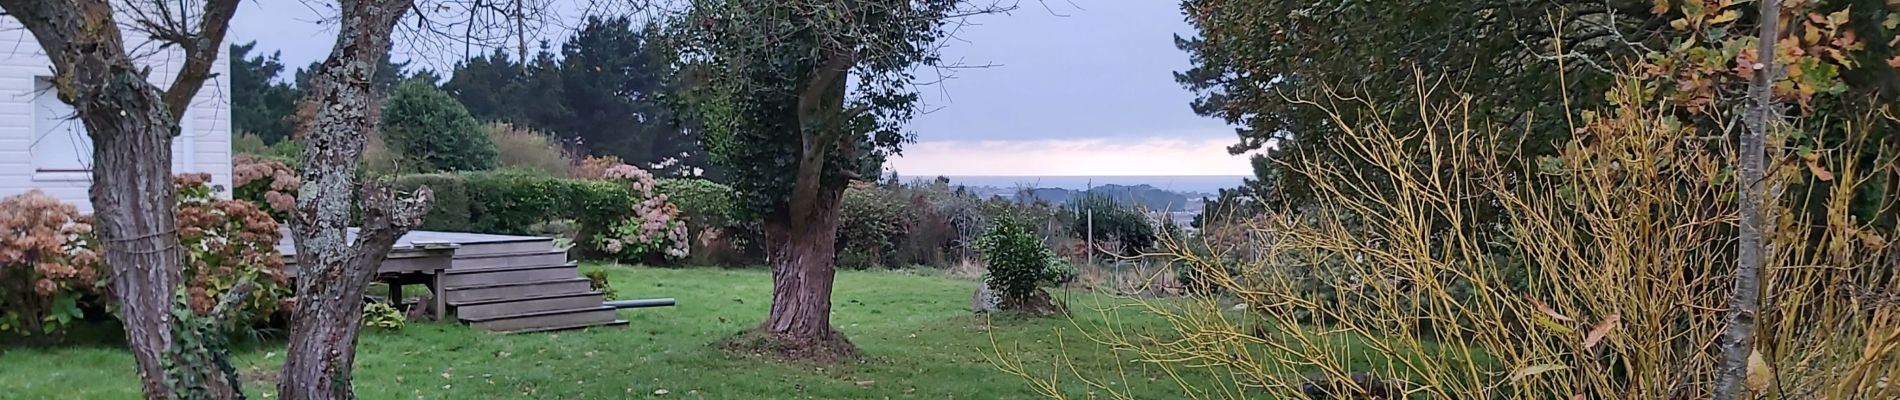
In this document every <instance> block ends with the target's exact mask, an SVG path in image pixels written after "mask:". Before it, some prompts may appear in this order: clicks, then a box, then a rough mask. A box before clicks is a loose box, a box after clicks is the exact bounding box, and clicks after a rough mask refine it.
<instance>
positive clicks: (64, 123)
mask: <svg viewBox="0 0 1900 400" xmlns="http://www.w3.org/2000/svg"><path fill="white" fill-rule="evenodd" d="M30 152H31V153H32V155H33V175H34V176H35V177H36V178H54V179H61V178H64V179H74V178H78V179H84V178H85V177H86V176H85V174H86V173H87V172H91V171H92V139H91V138H88V137H86V127H85V125H84V124H83V123H81V122H79V119H78V118H77V115H76V114H74V112H73V107H72V106H71V105H67V104H66V102H64V101H60V100H59V95H58V94H55V93H54V92H53V82H52V80H50V79H46V78H39V79H34V80H33V146H32V148H31V150H30Z"/></svg>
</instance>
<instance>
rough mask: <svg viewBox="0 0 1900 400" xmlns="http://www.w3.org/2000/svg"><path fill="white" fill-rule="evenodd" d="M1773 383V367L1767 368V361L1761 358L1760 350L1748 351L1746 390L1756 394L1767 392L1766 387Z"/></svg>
mask: <svg viewBox="0 0 1900 400" xmlns="http://www.w3.org/2000/svg"><path fill="white" fill-rule="evenodd" d="M1774 382H1775V367H1771V366H1768V359H1766V358H1764V357H1762V355H1761V350H1759V349H1757V350H1751V351H1749V353H1748V382H1747V384H1748V390H1752V391H1757V392H1760V391H1764V390H1768V385H1770V384H1773V383H1774Z"/></svg>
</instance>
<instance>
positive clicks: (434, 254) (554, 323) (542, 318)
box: [277, 228, 627, 332]
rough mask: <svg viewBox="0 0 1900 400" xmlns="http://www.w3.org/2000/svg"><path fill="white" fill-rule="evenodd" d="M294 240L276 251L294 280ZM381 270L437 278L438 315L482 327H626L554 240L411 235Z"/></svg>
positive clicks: (524, 329)
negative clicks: (445, 312) (452, 316)
mask: <svg viewBox="0 0 1900 400" xmlns="http://www.w3.org/2000/svg"><path fill="white" fill-rule="evenodd" d="M349 234H350V235H355V234H356V229H355V228H351V229H350V231H349ZM290 240H291V239H290V235H289V234H288V232H286V234H285V235H284V239H283V240H281V241H279V242H278V244H277V251H278V252H279V253H281V254H282V255H283V257H284V262H285V268H284V269H285V271H286V272H287V273H288V274H290V275H291V276H292V277H293V278H294V277H295V274H296V271H297V266H296V257H295V253H296V247H295V246H294V245H293V244H292V243H291V242H290ZM377 272H378V273H379V274H382V275H385V276H395V277H397V278H392V279H410V282H415V281H414V280H413V279H417V276H418V275H420V276H421V278H423V279H424V280H429V279H438V280H434V281H432V282H431V283H430V285H431V287H433V288H439V289H440V290H438V292H440V293H437V294H438V295H439V297H438V298H436V299H435V301H436V303H435V304H436V310H438V311H443V310H446V311H448V312H449V313H450V314H451V315H454V316H455V318H457V319H458V320H460V321H462V322H465V323H467V324H469V325H470V326H473V327H476V328H481V329H487V330H491V331H498V332H540V331H551V330H562V329H580V328H587V327H594V326H625V325H626V324H627V322H626V321H622V320H619V319H618V313H616V312H615V311H614V310H615V309H614V308H613V307H608V306H606V305H605V303H604V302H603V301H604V300H605V298H604V296H602V295H601V294H600V293H599V292H596V291H594V289H593V287H592V286H591V285H589V284H588V282H587V279H586V278H582V277H581V275H580V270H579V269H578V268H577V266H576V265H575V264H574V263H573V262H570V261H568V260H567V250H566V249H562V248H559V247H556V246H555V245H554V239H552V238H544V237H533V236H507V235H488V234H479V233H462V232H433V231H412V232H409V233H408V234H406V235H403V237H402V238H401V239H400V240H397V243H396V244H395V246H394V247H393V248H392V251H391V252H390V254H389V258H388V259H387V260H386V261H384V262H383V265H381V266H379V267H378V269H377ZM438 272H439V273H438Z"/></svg>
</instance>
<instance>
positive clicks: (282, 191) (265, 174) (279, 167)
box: [231, 154, 303, 220]
mask: <svg viewBox="0 0 1900 400" xmlns="http://www.w3.org/2000/svg"><path fill="white" fill-rule="evenodd" d="M231 185H232V186H233V187H235V188H236V189H234V190H232V191H231V195H232V197H235V198H237V199H240V200H249V201H251V202H255V203H258V204H262V205H265V206H268V207H270V214H271V216H272V217H275V218H277V219H280V220H281V219H283V218H284V217H285V216H288V215H290V214H289V213H290V210H292V209H295V208H296V207H297V187H298V186H302V185H303V183H302V181H300V180H298V179H297V170H296V169H292V168H291V167H290V165H289V164H285V163H284V162H282V161H278V160H273V159H269V158H263V157H256V156H252V155H248V154H238V155H235V156H232V157H231Z"/></svg>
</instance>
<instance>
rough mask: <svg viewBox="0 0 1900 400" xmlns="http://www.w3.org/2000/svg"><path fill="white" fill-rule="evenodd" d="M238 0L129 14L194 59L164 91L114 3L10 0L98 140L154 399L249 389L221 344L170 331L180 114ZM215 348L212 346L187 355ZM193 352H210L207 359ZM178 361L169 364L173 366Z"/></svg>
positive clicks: (106, 236) (63, 96)
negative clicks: (188, 17)
mask: <svg viewBox="0 0 1900 400" xmlns="http://www.w3.org/2000/svg"><path fill="white" fill-rule="evenodd" d="M236 6H237V1H235V0H211V1H208V2H207V3H206V4H205V5H204V6H203V7H202V8H201V10H203V14H201V15H198V16H197V17H198V19H199V25H198V26H196V27H190V26H187V25H189V23H188V22H187V21H185V20H179V21H162V22H161V21H130V23H134V24H139V25H141V26H144V27H146V29H147V30H148V31H152V32H155V33H156V32H161V31H163V33H165V34H167V35H168V36H172V37H166V38H157V39H159V40H165V41H169V42H171V44H175V45H178V46H179V48H180V49H181V50H182V51H183V52H184V53H185V58H186V60H185V62H184V64H183V65H182V67H181V68H180V71H179V73H178V76H176V77H175V78H174V79H173V83H172V86H171V87H170V88H167V89H165V90H164V91H163V92H161V91H160V90H159V88H158V87H156V86H154V85H152V84H151V83H150V82H148V81H147V77H146V69H144V68H141V67H139V66H138V65H136V64H135V63H134V62H133V60H132V59H131V57H129V56H128V55H127V54H126V52H125V39H124V37H123V35H122V34H121V33H120V30H119V24H120V21H117V20H115V19H114V16H113V9H112V5H111V4H110V3H109V2H107V1H104V0H74V1H33V0H0V7H4V8H5V9H6V11H7V14H9V15H10V16H12V17H14V18H16V19H18V20H19V21H20V22H21V24H23V25H25V26H26V28H27V30H29V31H31V32H32V33H33V36H34V38H35V39H36V40H37V41H38V42H39V44H40V47H41V48H42V49H44V50H45V51H46V54H47V58H48V59H50V60H51V61H52V63H53V73H54V76H53V87H54V90H56V91H57V92H58V95H59V98H60V100H61V101H65V102H66V103H68V104H71V105H72V106H73V109H74V110H75V111H76V112H77V114H78V116H79V120H80V121H81V122H82V123H83V125H84V126H85V127H86V134H87V136H89V137H90V138H91V139H92V146H93V163H92V187H91V197H92V205H93V209H94V212H95V222H94V227H95V229H96V230H97V233H98V235H99V239H100V241H101V242H102V243H103V244H104V247H105V262H106V267H107V268H108V270H109V273H110V275H111V279H112V290H111V292H112V295H113V297H114V299H116V300H117V301H118V306H119V318H120V320H121V321H122V322H123V323H124V324H125V331H126V337H127V338H128V340H129V341H130V347H131V349H132V356H133V360H134V361H135V362H136V363H137V364H138V372H139V379H140V382H141V383H142V384H143V389H144V392H145V396H146V398H151V399H164V398H173V397H205V396H209V397H212V398H235V397H242V395H241V394H240V393H239V391H238V382H236V381H235V380H233V379H229V378H231V377H235V374H229V373H227V372H230V371H229V366H228V363H220V362H219V360H220V359H221V358H222V357H224V354H222V352H223V349H221V348H216V347H215V346H214V347H213V348H210V349H207V348H205V347H204V346H203V344H188V345H183V346H181V345H180V344H178V343H175V342H174V341H175V340H176V339H177V338H176V337H174V335H173V332H172V330H173V329H174V327H173V324H174V323H176V322H177V321H173V320H172V309H173V308H174V307H177V305H176V304H174V299H173V293H174V291H176V290H177V287H178V283H179V280H180V274H181V272H182V266H183V264H182V260H183V251H182V249H181V248H180V247H179V245H178V236H177V227H178V224H177V221H176V219H175V216H174V215H173V207H174V206H175V205H176V203H175V197H176V195H177V194H176V190H175V189H174V188H173V187H172V170H171V165H172V152H171V140H172V137H174V136H177V135H178V118H179V117H180V116H181V115H182V114H183V113H184V111H185V109H186V107H188V106H189V105H190V102H191V98H192V97H193V96H194V95H196V94H197V92H198V89H199V88H200V87H202V86H203V84H204V80H205V79H206V78H208V77H209V76H210V74H209V73H208V70H209V69H210V67H211V64H212V61H214V60H215V59H216V58H217V54H218V52H217V49H218V46H221V45H222V44H223V41H224V33H225V31H226V28H228V26H229V25H228V23H229V21H230V19H231V16H232V15H233V14H234V13H235V12H236ZM200 352H209V354H187V353H200ZM192 360H209V361H210V363H211V364H225V365H224V366H222V367H220V366H218V365H204V364H203V363H200V362H193V361H192ZM167 364H170V365H172V368H169V369H170V371H169V372H168V371H167V369H168V368H166V365H167Z"/></svg>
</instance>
